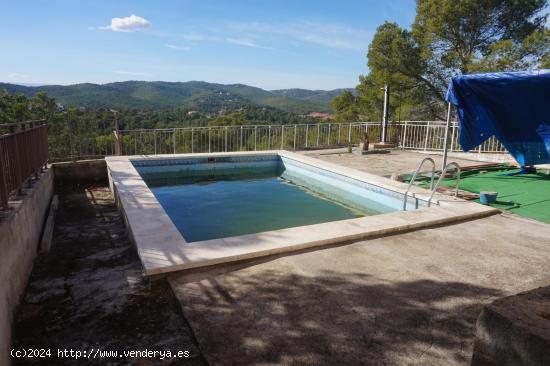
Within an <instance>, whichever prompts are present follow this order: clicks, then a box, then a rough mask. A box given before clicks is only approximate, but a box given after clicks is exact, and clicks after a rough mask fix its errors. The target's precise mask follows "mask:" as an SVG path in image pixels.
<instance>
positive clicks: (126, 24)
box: [99, 14, 151, 32]
mask: <svg viewBox="0 0 550 366" xmlns="http://www.w3.org/2000/svg"><path fill="white" fill-rule="evenodd" d="M150 26H151V23H150V22H149V21H148V20H147V19H145V18H142V17H140V16H137V15H135V14H132V15H130V16H129V17H124V18H113V19H111V24H110V25H107V26H105V27H99V29H104V30H111V31H113V32H135V31H137V30H143V29H147V28H149V27H150Z"/></svg>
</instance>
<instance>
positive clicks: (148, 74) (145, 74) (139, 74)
mask: <svg viewBox="0 0 550 366" xmlns="http://www.w3.org/2000/svg"><path fill="white" fill-rule="evenodd" d="M114 73H115V74H121V75H131V76H151V74H150V73H148V72H141V71H124V70H117V71H114Z"/></svg>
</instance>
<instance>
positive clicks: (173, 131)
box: [172, 128, 176, 154]
mask: <svg viewBox="0 0 550 366" xmlns="http://www.w3.org/2000/svg"><path fill="white" fill-rule="evenodd" d="M172 133H173V137H174V139H173V141H172V143H173V145H174V154H176V129H175V128H174V129H173V130H172Z"/></svg>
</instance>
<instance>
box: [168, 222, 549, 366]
mask: <svg viewBox="0 0 550 366" xmlns="http://www.w3.org/2000/svg"><path fill="white" fill-rule="evenodd" d="M169 281H170V283H171V285H172V288H173V289H174V291H175V293H176V296H177V297H178V299H179V301H180V303H181V305H182V309H183V312H184V315H185V317H186V318H187V320H188V321H189V323H190V324H191V327H192V328H193V331H194V333H195V335H196V337H197V340H198V343H199V345H200V348H201V351H202V352H203V355H204V356H205V358H206V359H207V361H208V362H209V363H210V364H213V365H231V364H243V365H296V364H299V365H359V364H361V365H434V366H435V365H438V366H441V365H467V364H468V363H469V360H470V357H471V354H472V346H473V341H474V337H475V324H476V319H477V317H478V315H479V313H480V311H481V309H482V307H483V305H485V304H488V303H490V302H491V301H492V300H494V299H495V298H498V297H502V296H506V295H511V294H514V293H517V292H520V291H525V290H528V289H532V288H536V287H539V286H544V285H548V284H550V225H546V224H540V223H536V222H533V221H529V220H525V219H521V218H516V217H509V216H503V215H495V216H491V217H488V218H483V219H479V220H475V221H470V222H466V223H460V224H456V225H448V226H445V227H438V228H431V229H423V230H417V231H414V232H410V233H406V234H400V235H393V236H388V237H383V238H377V239H373V240H366V241H359V242H356V243H353V244H349V245H345V246H340V247H333V248H327V249H323V250H316V251H311V252H308V253H302V254H298V255H289V256H284V257H280V258H275V259H273V258H272V259H270V260H266V261H261V260H258V261H256V262H253V263H248V264H241V265H240V266H232V267H227V268H220V269H218V270H216V271H210V272H206V273H196V274H189V275H185V274H173V275H171V277H170V279H169Z"/></svg>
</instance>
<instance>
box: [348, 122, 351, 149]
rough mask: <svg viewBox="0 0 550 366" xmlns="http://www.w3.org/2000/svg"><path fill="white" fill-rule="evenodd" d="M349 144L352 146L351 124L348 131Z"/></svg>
mask: <svg viewBox="0 0 550 366" xmlns="http://www.w3.org/2000/svg"><path fill="white" fill-rule="evenodd" d="M348 144H351V123H350V124H349V130H348Z"/></svg>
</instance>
